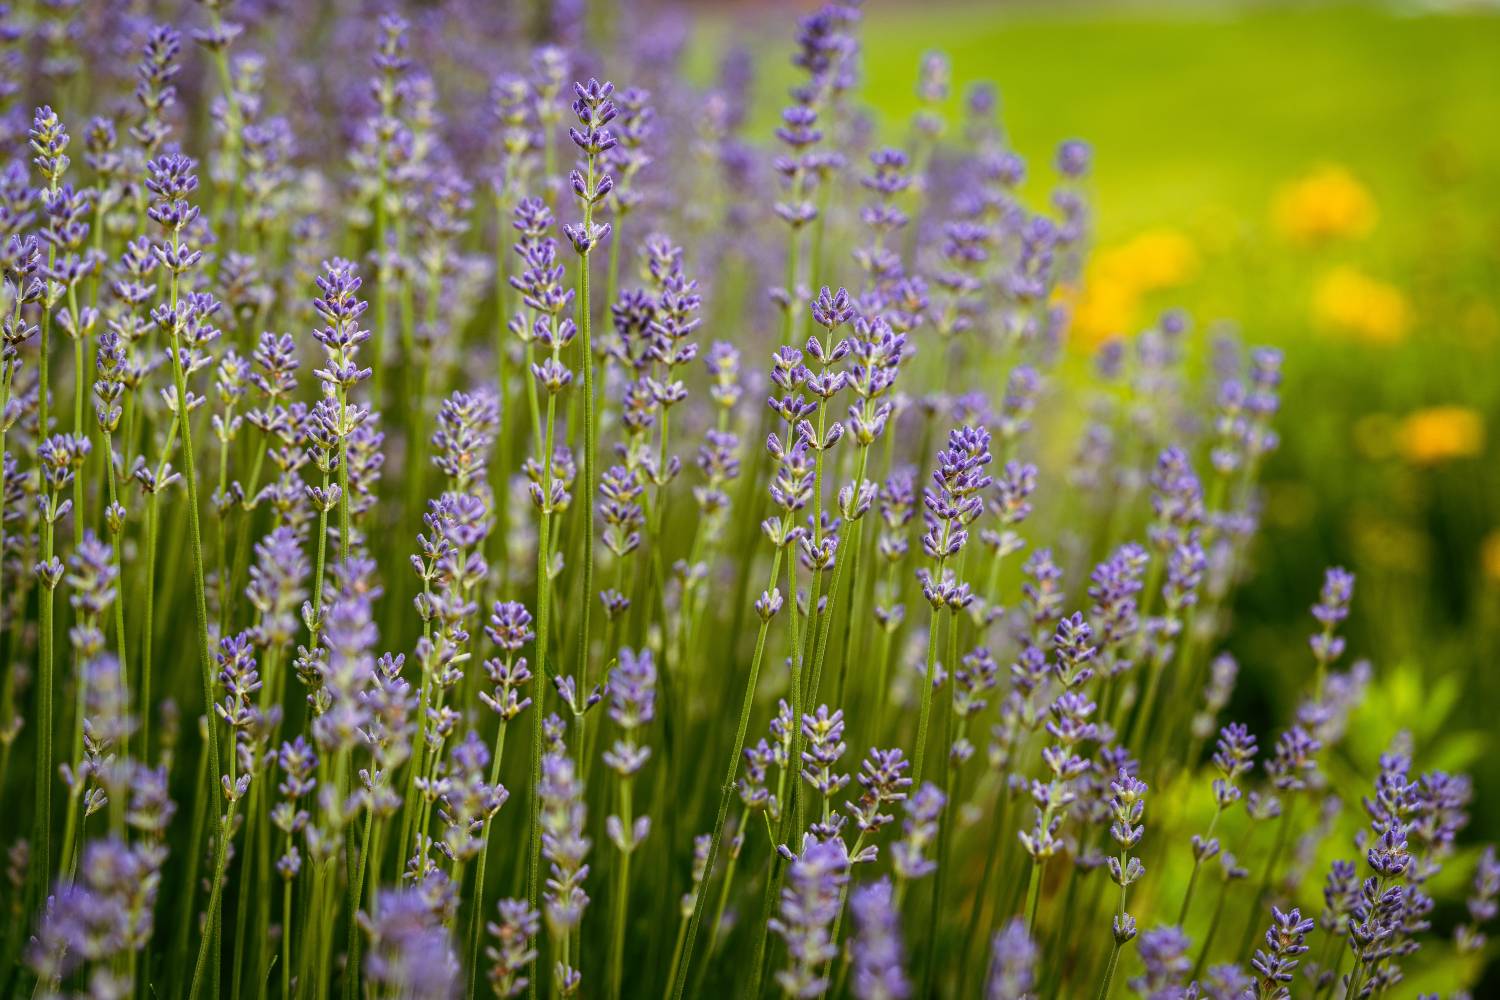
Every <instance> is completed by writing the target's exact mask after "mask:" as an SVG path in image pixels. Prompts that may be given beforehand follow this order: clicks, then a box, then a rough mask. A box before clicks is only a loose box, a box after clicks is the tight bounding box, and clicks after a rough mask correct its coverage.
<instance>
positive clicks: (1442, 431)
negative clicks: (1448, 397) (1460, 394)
mask: <svg viewBox="0 0 1500 1000" xmlns="http://www.w3.org/2000/svg"><path fill="white" fill-rule="evenodd" d="M1398 440H1399V442H1400V446H1401V454H1402V456H1403V457H1405V459H1406V460H1407V461H1408V462H1411V463H1412V464H1413V465H1438V464H1440V463H1443V462H1449V461H1452V460H1453V459H1457V458H1473V457H1474V456H1475V455H1478V454H1480V453H1481V452H1482V451H1484V418H1483V417H1482V416H1480V414H1479V411H1478V410H1473V409H1470V408H1468V407H1466V406H1431V407H1428V408H1427V409H1424V410H1417V411H1416V412H1415V413H1412V414H1409V415H1408V416H1407V417H1406V419H1405V420H1403V421H1402V422H1401V428H1400V431H1399V432H1398Z"/></svg>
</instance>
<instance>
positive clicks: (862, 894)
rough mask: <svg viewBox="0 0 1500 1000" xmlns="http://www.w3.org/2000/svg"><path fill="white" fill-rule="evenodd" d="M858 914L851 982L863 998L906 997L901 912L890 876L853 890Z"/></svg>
mask: <svg viewBox="0 0 1500 1000" xmlns="http://www.w3.org/2000/svg"><path fill="white" fill-rule="evenodd" d="M849 909H850V911H851V912H852V913H853V914H854V941H853V943H852V945H851V951H852V953H853V958H854V972H853V975H852V977H851V980H850V985H851V987H852V989H853V991H854V995H855V996H856V997H858V998H859V1000H904V998H906V997H909V996H911V992H912V987H911V982H910V981H909V980H908V979H907V978H906V969H905V960H904V957H903V955H902V948H901V914H900V912H899V911H898V910H897V909H896V907H895V901H894V892H893V890H892V887H891V882H890V880H889V879H884V878H883V879H881V880H880V881H878V882H874V883H871V884H869V885H862V886H859V887H858V888H856V889H855V890H854V891H853V892H851V893H850V894H849Z"/></svg>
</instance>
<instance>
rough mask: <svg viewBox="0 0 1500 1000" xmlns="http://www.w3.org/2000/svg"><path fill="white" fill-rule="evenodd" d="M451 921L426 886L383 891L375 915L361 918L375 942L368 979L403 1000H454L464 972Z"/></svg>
mask: <svg viewBox="0 0 1500 1000" xmlns="http://www.w3.org/2000/svg"><path fill="white" fill-rule="evenodd" d="M447 919H448V915H447V914H446V913H444V912H443V911H442V909H441V908H440V907H434V905H433V900H432V898H431V897H430V896H429V893H428V890H426V889H424V887H422V886H413V887H410V888H403V889H382V890H380V891H379V892H378V893H377V894H376V897H375V911H374V915H373V916H370V915H366V914H360V924H361V926H363V928H364V931H365V933H366V934H367V935H368V936H369V938H370V943H369V946H368V947H367V948H366V950H365V959H364V963H365V968H364V971H365V979H366V981H367V982H369V983H371V984H372V985H374V986H376V987H380V988H384V989H387V990H389V991H392V992H396V993H400V994H402V995H404V996H410V997H415V998H428V1000H445V998H447V997H451V996H452V995H453V993H454V991H455V990H456V989H457V987H458V984H459V982H460V980H461V978H462V970H461V969H460V967H459V964H458V955H457V954H456V953H455V951H454V949H453V942H452V940H451V939H450V937H449V934H448V929H447V927H446V926H445V924H446V921H447Z"/></svg>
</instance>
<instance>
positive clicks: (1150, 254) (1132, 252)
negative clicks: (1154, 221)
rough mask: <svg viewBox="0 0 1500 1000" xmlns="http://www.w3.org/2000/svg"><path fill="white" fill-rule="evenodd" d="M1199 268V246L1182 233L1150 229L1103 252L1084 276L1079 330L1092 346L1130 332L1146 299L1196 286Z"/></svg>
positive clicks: (1076, 316)
mask: <svg viewBox="0 0 1500 1000" xmlns="http://www.w3.org/2000/svg"><path fill="white" fill-rule="evenodd" d="M1198 264H1199V258H1198V248H1197V246H1196V245H1195V244H1194V243H1193V241H1192V239H1190V238H1189V237H1188V236H1187V235H1186V234H1184V233H1183V232H1181V231H1180V230H1176V229H1167V228H1159V229H1148V230H1146V231H1145V232H1143V233H1140V234H1139V235H1137V236H1135V237H1133V238H1131V239H1129V240H1127V241H1126V242H1124V243H1120V244H1117V245H1116V246H1112V247H1106V248H1104V249H1102V250H1100V251H1099V252H1098V253H1096V254H1095V255H1094V257H1093V259H1092V260H1090V261H1089V265H1088V268H1087V270H1086V272H1085V274H1084V281H1083V291H1082V294H1081V295H1080V296H1079V299H1078V304H1077V306H1076V307H1075V309H1074V311H1073V323H1074V328H1075V329H1076V330H1077V331H1078V333H1079V334H1080V335H1081V336H1082V337H1083V338H1084V341H1085V342H1086V343H1088V344H1096V343H1098V342H1099V341H1101V340H1104V339H1106V338H1108V337H1114V336H1119V335H1121V334H1124V333H1128V332H1130V331H1131V329H1132V328H1133V327H1134V326H1135V324H1136V323H1137V321H1138V313H1139V311H1140V305H1141V299H1142V298H1144V297H1145V296H1146V295H1148V294H1149V293H1151V292H1156V291H1161V290H1162V289H1166V288H1176V287H1179V286H1181V285H1183V284H1186V283H1187V282H1188V281H1191V280H1192V278H1193V276H1194V275H1196V274H1197V273H1198Z"/></svg>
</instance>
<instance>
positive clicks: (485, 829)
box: [469, 719, 506, 1000]
mask: <svg viewBox="0 0 1500 1000" xmlns="http://www.w3.org/2000/svg"><path fill="white" fill-rule="evenodd" d="M505 727H506V723H505V720H504V719H501V720H500V731H499V732H497V733H496V734H495V755H494V758H493V760H492V762H491V764H490V787H491V788H493V787H495V786H496V785H499V784H500V762H501V761H502V760H503V759H504V758H505ZM479 839H480V840H481V841H483V843H484V846H482V847H481V848H480V849H479V865H478V867H477V868H476V870H475V872H474V908H473V910H472V911H471V912H470V914H469V997H470V998H471V1000H472V998H473V996H474V990H475V989H476V987H477V985H478V982H479V940H480V934H481V931H482V930H483V929H484V869H485V863H486V862H487V861H488V860H489V856H490V821H489V820H488V819H486V820H485V821H484V825H483V826H482V827H481V828H480V831H479Z"/></svg>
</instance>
